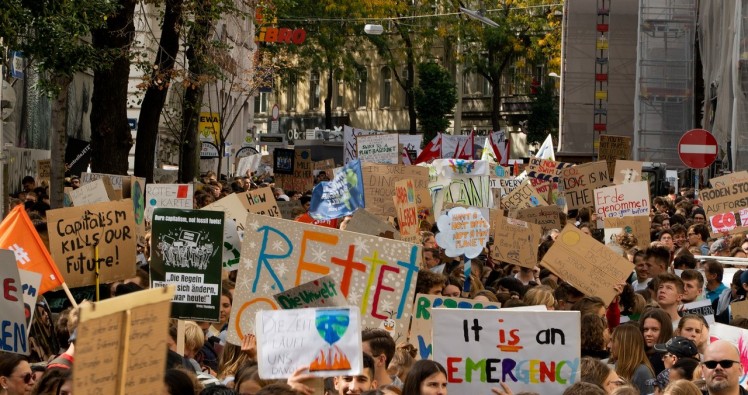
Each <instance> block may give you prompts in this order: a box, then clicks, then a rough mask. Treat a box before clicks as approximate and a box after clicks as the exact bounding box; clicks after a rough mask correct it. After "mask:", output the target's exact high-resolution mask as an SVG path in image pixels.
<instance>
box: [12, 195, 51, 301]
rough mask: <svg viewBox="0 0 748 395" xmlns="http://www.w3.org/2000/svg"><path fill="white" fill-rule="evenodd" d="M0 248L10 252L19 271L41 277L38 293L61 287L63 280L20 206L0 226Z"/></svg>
mask: <svg viewBox="0 0 748 395" xmlns="http://www.w3.org/2000/svg"><path fill="white" fill-rule="evenodd" d="M0 248H5V249H8V250H11V251H13V253H14V254H15V255H16V264H17V265H18V268H19V269H23V270H28V271H31V272H36V273H40V274H41V275H42V284H41V286H40V287H39V293H45V292H47V291H51V290H53V289H55V288H57V287H59V286H62V283H63V282H64V281H65V280H63V278H62V276H61V275H60V272H59V271H58V270H57V265H55V262H54V261H53V260H52V257H51V256H50V255H49V251H47V247H46V246H45V245H44V243H43V242H42V240H41V238H39V233H37V232H36V229H35V228H34V224H32V223H31V219H30V218H29V215H28V214H26V210H25V209H24V207H23V205H19V206H16V207H15V208H14V209H13V210H11V211H10V214H8V216H7V217H5V219H4V220H3V222H2V223H0Z"/></svg>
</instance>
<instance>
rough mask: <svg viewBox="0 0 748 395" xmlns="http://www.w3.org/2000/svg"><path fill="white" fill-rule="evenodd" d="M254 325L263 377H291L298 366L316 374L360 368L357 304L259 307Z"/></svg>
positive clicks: (347, 373)
mask: <svg viewBox="0 0 748 395" xmlns="http://www.w3.org/2000/svg"><path fill="white" fill-rule="evenodd" d="M255 326H256V335H257V363H258V368H259V369H258V370H259V373H260V378H262V379H266V380H267V379H283V378H287V377H290V376H291V375H292V374H293V372H294V371H295V370H296V369H297V368H298V367H300V366H309V373H310V374H312V375H315V376H319V377H328V376H356V375H359V374H361V371H362V370H363V352H362V349H361V317H360V313H359V311H358V309H356V308H351V307H336V308H312V309H292V310H260V311H258V312H257V317H256V324H255Z"/></svg>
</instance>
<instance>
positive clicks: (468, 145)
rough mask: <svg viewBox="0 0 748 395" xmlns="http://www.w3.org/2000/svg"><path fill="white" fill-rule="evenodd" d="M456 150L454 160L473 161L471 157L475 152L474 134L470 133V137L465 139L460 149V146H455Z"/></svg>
mask: <svg viewBox="0 0 748 395" xmlns="http://www.w3.org/2000/svg"><path fill="white" fill-rule="evenodd" d="M457 147H458V150H457V151H456V155H455V159H467V160H473V159H475V158H474V157H473V155H474V152H475V132H473V131H471V132H470V135H469V136H468V137H467V139H465V142H464V143H463V144H462V147H460V144H459V143H458V144H457Z"/></svg>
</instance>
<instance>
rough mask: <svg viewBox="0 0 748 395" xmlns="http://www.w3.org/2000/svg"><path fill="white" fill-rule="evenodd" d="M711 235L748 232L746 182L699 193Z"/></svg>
mask: <svg viewBox="0 0 748 395" xmlns="http://www.w3.org/2000/svg"><path fill="white" fill-rule="evenodd" d="M699 199H700V200H701V201H702V202H703V207H704V211H705V212H706V217H707V219H708V221H709V225H710V226H711V229H712V233H724V232H729V233H740V232H743V231H747V230H748V209H746V208H745V207H746V206H748V180H745V181H742V182H738V183H735V184H730V185H726V186H723V187H718V188H712V189H704V190H701V191H699Z"/></svg>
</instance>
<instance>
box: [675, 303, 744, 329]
mask: <svg viewBox="0 0 748 395" xmlns="http://www.w3.org/2000/svg"><path fill="white" fill-rule="evenodd" d="M730 308H731V309H732V304H730ZM686 314H698V315H700V316H702V317H704V319H705V320H706V322H708V323H709V325H711V324H714V323H715V320H714V307H712V301H711V300H709V299H703V300H697V301H695V302H691V303H686V304H684V305H682V306H680V308H679V309H678V315H680V316H681V317H683V316H684V315H686ZM734 315H735V313H734V312H733V316H734Z"/></svg>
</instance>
